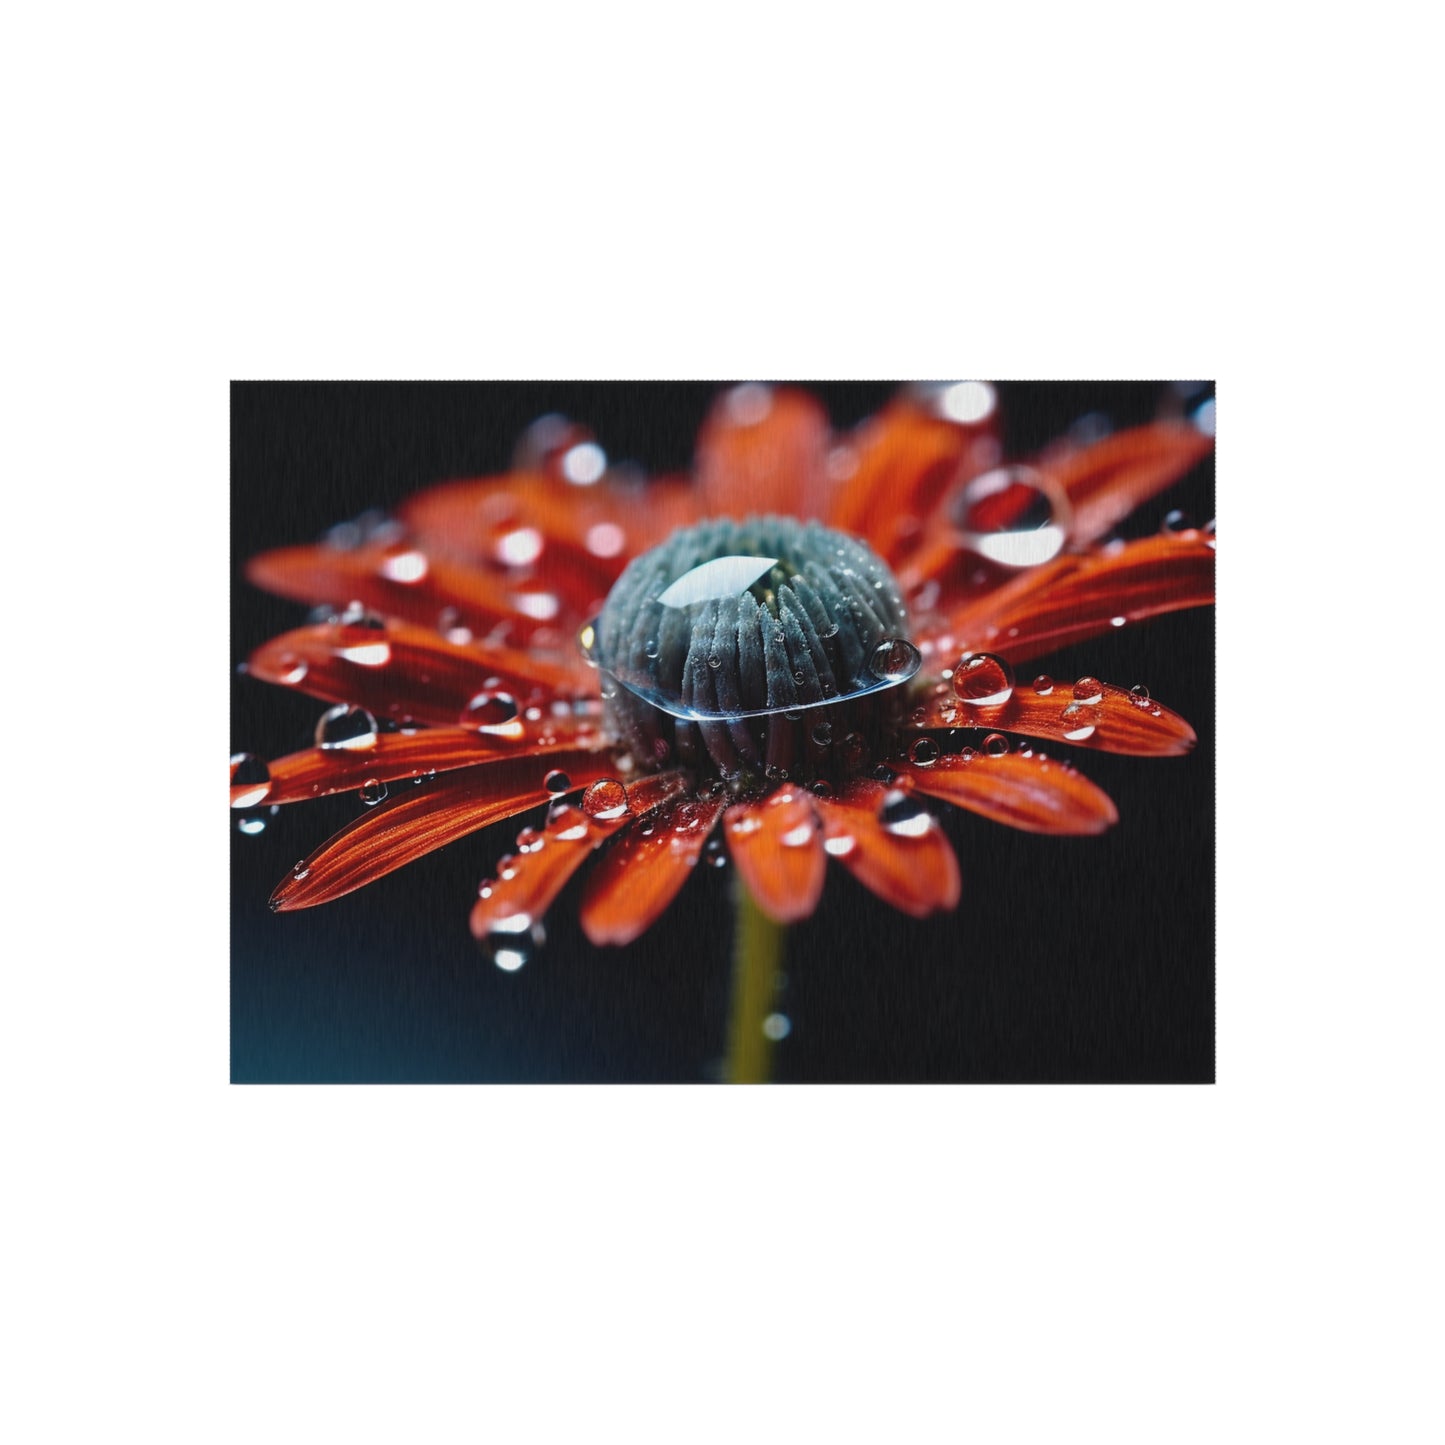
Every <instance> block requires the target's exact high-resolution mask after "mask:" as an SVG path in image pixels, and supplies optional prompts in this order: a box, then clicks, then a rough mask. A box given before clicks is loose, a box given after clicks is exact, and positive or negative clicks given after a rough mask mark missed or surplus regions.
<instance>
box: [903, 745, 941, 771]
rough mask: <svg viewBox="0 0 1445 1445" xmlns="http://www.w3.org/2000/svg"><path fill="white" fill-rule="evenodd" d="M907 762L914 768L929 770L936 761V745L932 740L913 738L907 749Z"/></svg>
mask: <svg viewBox="0 0 1445 1445" xmlns="http://www.w3.org/2000/svg"><path fill="white" fill-rule="evenodd" d="M908 761H909V762H910V763H912V764H913V765H914V766H915V767H919V768H931V767H932V766H933V765H934V763H936V762H937V761H938V744H937V743H936V742H935V741H934V740H933V739H932V738H914V740H913V742H912V743H911V744H910V746H909V749H908Z"/></svg>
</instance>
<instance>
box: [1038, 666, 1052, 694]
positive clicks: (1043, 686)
mask: <svg viewBox="0 0 1445 1445" xmlns="http://www.w3.org/2000/svg"><path fill="white" fill-rule="evenodd" d="M1053 690H1054V680H1053V678H1051V677H1050V676H1049V675H1048V673H1046V672H1041V673H1040V674H1039V675H1038V676H1037V677H1036V678H1035V679H1034V691H1035V692H1036V693H1038V695H1039V696H1040V697H1047V696H1048V695H1049V694H1050V693H1051V692H1052V691H1053Z"/></svg>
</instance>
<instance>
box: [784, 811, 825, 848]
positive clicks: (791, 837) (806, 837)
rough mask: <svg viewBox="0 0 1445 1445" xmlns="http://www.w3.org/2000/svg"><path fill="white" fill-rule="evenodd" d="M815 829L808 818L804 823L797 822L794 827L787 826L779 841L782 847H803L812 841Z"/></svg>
mask: <svg viewBox="0 0 1445 1445" xmlns="http://www.w3.org/2000/svg"><path fill="white" fill-rule="evenodd" d="M817 831H818V830H817V826H816V825H815V824H814V822H813V820H812V819H811V818H810V819H808V821H807V822H805V823H799V824H798V826H797V827H796V828H789V829H788V831H787V832H786V833H784V834H783V836H782V838H781V839H779V841H780V842H781V843H782V845H783V847H784V848H803V847H806V846H807V845H808V844H809V843H811V842H812V841H813V839H814V837H815V836H816V835H817Z"/></svg>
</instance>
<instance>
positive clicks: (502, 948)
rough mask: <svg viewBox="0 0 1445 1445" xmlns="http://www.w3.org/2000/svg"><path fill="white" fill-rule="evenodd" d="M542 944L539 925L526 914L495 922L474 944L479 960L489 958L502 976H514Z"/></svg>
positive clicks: (542, 939)
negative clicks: (478, 953)
mask: <svg viewBox="0 0 1445 1445" xmlns="http://www.w3.org/2000/svg"><path fill="white" fill-rule="evenodd" d="M546 941H547V935H546V933H545V932H544V931H543V929H542V925H541V923H540V922H536V921H534V920H533V919H532V917H531V915H530V914H526V913H514V914H512V915H511V917H509V918H501V919H498V920H497V922H496V923H494V924H493V925H492V927H491V928H490V930H488V932H487V933H486V934H484V935H483V936H482V937H481V938H480V939H478V941H477V943H478V947H479V948H480V949H481V951H482V955H483V957H485V958H489V959H490V960H491V961H492V962H493V963H494V964H496V966H497V967H498V968H500V969H501V970H502V971H503V972H504V973H515V972H516V971H517V970H518V969H519V968H521V967H522V966H523V965H524V964H527V963H530V962H531V960H532V958H533V956H534V955H535V954H536V952H537V950H538V949H539V948H541V946H542V945H543V944H544V943H545V942H546Z"/></svg>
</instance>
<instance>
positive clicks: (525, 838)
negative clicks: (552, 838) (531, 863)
mask: <svg viewBox="0 0 1445 1445" xmlns="http://www.w3.org/2000/svg"><path fill="white" fill-rule="evenodd" d="M546 841H547V839H546V838H545V837H544V836H543V834H542V833H541V832H540V831H539V830H538V829H536V828H523V829H522V831H521V832H520V833H518V834H517V852H519V853H538V852H540V851H541V849H542V845H543V844H544V843H546Z"/></svg>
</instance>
